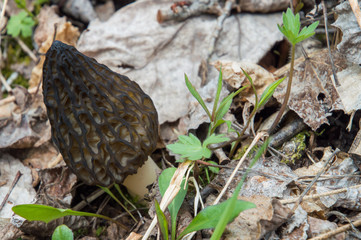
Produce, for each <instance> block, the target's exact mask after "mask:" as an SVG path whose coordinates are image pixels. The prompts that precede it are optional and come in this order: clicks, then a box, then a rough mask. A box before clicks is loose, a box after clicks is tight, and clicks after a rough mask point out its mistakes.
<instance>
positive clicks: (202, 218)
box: [155, 139, 270, 240]
mask: <svg viewBox="0 0 361 240" xmlns="http://www.w3.org/2000/svg"><path fill="white" fill-rule="evenodd" d="M269 141H270V139H268V140H266V142H265V143H264V144H263V145H262V146H261V147H260V148H259V149H258V151H257V153H256V155H255V157H254V159H253V160H252V162H251V164H250V165H249V168H248V170H247V171H246V173H245V174H244V175H243V178H242V180H241V181H240V182H239V184H238V185H237V187H236V189H235V191H234V193H233V195H232V197H231V198H230V199H228V200H226V201H224V202H222V203H219V204H217V205H212V206H208V207H206V208H204V209H203V210H202V211H200V212H199V213H198V214H197V215H196V216H195V218H194V219H193V220H192V221H191V223H190V224H189V225H188V226H187V227H186V228H185V229H184V230H183V232H181V233H180V234H179V236H177V237H176V218H177V213H178V211H179V209H180V207H181V205H182V203H183V201H184V197H185V195H186V193H187V185H186V186H184V184H187V183H185V182H184V180H183V182H182V185H181V189H180V191H179V192H178V194H177V196H176V197H175V198H174V199H173V201H172V203H171V204H170V205H169V206H168V210H169V212H170V215H171V229H172V230H171V239H172V240H175V239H177V240H179V239H182V238H183V237H184V236H185V235H187V234H189V233H191V232H194V231H199V230H202V229H210V228H214V229H215V231H214V233H213V235H212V238H211V239H214V240H216V239H220V237H221V236H222V234H223V232H224V229H225V227H226V225H227V224H228V223H230V222H232V221H233V220H234V219H235V218H236V217H237V216H238V215H239V213H240V212H242V211H245V210H247V209H251V208H255V207H256V205H255V204H254V203H251V202H247V201H243V200H238V199H237V196H238V195H239V192H240V189H241V187H242V185H243V182H244V181H245V179H246V177H247V174H248V172H249V170H250V169H251V168H252V167H253V165H254V164H255V163H256V162H257V160H258V159H259V158H260V157H261V155H262V154H263V153H264V151H265V149H266V148H267V146H268V143H269ZM175 171H176V169H175V168H168V169H166V170H164V171H163V172H162V173H161V175H160V176H159V180H158V181H159V189H160V192H161V194H162V196H163V195H164V193H165V191H166V189H167V188H168V186H169V184H170V181H171V178H172V176H173V174H174V173H175ZM155 206H156V214H157V219H158V223H159V228H160V231H161V234H162V236H163V239H169V233H168V223H167V220H166V218H165V215H164V213H163V211H162V210H161V209H160V207H159V204H158V202H156V203H155Z"/></svg>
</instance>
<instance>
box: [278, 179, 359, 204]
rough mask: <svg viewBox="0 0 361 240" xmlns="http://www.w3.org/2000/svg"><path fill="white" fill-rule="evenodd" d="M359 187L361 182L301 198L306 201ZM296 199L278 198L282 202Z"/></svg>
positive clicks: (295, 200) (285, 202)
mask: <svg viewBox="0 0 361 240" xmlns="http://www.w3.org/2000/svg"><path fill="white" fill-rule="evenodd" d="M360 187H361V184H359V185H355V186H351V187H346V188H341V189H337V190H333V191H328V192H324V193H320V194H311V195H307V196H305V197H304V198H303V200H304V201H306V200H310V199H317V198H320V197H326V196H331V195H335V194H339V193H343V192H347V191H348V190H349V189H352V188H360ZM298 199H299V197H297V198H290V199H283V200H280V202H281V203H282V204H290V203H295V202H297V200H298Z"/></svg>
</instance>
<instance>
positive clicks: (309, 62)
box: [273, 49, 348, 130]
mask: <svg viewBox="0 0 361 240" xmlns="http://www.w3.org/2000/svg"><path fill="white" fill-rule="evenodd" d="M332 56H333V61H334V63H335V68H336V72H340V71H342V70H344V69H345V68H346V67H347V66H348V62H347V60H346V59H345V57H344V56H343V55H342V54H340V53H338V52H337V51H333V53H332ZM288 74H289V64H288V65H286V66H284V67H283V68H281V69H279V70H278V71H276V72H275V75H276V76H277V77H278V78H281V77H283V76H287V75H288ZM332 79H333V77H332V68H331V64H330V60H329V55H328V51H327V49H324V50H320V51H316V52H313V53H312V54H310V55H309V59H306V60H305V59H304V58H303V57H302V58H299V59H297V60H296V61H295V67H294V76H293V82H292V88H291V96H290V100H289V102H288V106H289V108H290V109H292V110H293V111H295V112H296V113H297V114H298V115H299V116H300V117H301V118H302V119H303V121H304V122H305V123H306V124H307V125H308V126H310V127H311V128H312V130H316V129H318V128H319V127H320V126H321V125H322V124H324V123H328V120H327V117H329V116H331V114H332V111H334V110H344V107H343V105H342V102H341V100H340V98H339V95H338V94H337V91H336V89H335V85H334V83H333V80H332ZM287 82H288V78H286V80H285V81H283V82H282V83H281V84H280V85H279V87H278V88H277V89H276V91H275V93H274V94H273V96H274V97H275V98H276V99H277V100H278V101H279V102H280V103H282V102H283V99H284V95H285V93H286V85H287Z"/></svg>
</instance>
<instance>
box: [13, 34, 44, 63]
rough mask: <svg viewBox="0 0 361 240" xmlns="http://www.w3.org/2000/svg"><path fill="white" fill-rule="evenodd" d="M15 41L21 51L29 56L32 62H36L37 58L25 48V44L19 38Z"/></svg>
mask: <svg viewBox="0 0 361 240" xmlns="http://www.w3.org/2000/svg"><path fill="white" fill-rule="evenodd" d="M15 39H16V41H17V42H18V44H19V45H20V47H21V49H22V50H23V51H24V52H26V53H27V54H28V55H29V57H30V58H31V60H33V61H34V62H36V61H38V58H37V57H36V56H35V54H34V53H33V52H32V51H31V50H30V48H28V46H26V44H25V43H24V42H23V41H22V40H21V39H20V38H18V37H17V38H15Z"/></svg>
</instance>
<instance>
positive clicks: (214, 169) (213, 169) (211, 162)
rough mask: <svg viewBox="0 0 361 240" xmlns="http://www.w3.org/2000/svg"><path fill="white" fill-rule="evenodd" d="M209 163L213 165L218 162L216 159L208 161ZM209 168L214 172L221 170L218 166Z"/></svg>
mask: <svg viewBox="0 0 361 240" xmlns="http://www.w3.org/2000/svg"><path fill="white" fill-rule="evenodd" d="M208 163H210V164H213V165H217V163H216V162H214V161H208ZM208 168H209V170H210V171H211V172H213V173H218V172H219V168H217V167H208Z"/></svg>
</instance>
